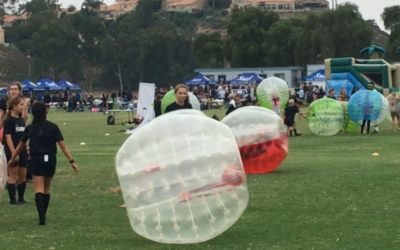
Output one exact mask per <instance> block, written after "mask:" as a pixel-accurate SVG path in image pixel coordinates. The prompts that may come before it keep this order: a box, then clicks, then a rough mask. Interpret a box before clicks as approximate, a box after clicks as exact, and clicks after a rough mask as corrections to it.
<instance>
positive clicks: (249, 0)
mask: <svg viewBox="0 0 400 250" xmlns="http://www.w3.org/2000/svg"><path fill="white" fill-rule="evenodd" d="M247 3H253V0H247ZM256 3H265V4H268V3H275V4H279V3H295V0H256Z"/></svg>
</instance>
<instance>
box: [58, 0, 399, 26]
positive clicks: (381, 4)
mask: <svg viewBox="0 0 400 250" xmlns="http://www.w3.org/2000/svg"><path fill="white" fill-rule="evenodd" d="M328 1H329V2H331V1H332V0H328ZM59 2H60V3H62V5H63V7H68V6H69V5H70V4H72V5H74V6H75V7H80V6H81V5H82V2H83V1H82V0H59ZM114 2H115V0H104V3H105V4H107V5H110V4H113V3H114ZM345 2H352V3H355V4H356V5H358V7H359V8H360V12H361V14H362V15H363V17H364V19H374V20H376V21H377V23H378V24H379V26H380V27H381V28H382V29H383V23H382V20H381V18H380V15H381V13H382V12H383V9H384V8H385V7H388V6H393V5H400V1H399V0H379V1H378V0H369V1H367V0H351V1H347V0H338V4H341V3H345Z"/></svg>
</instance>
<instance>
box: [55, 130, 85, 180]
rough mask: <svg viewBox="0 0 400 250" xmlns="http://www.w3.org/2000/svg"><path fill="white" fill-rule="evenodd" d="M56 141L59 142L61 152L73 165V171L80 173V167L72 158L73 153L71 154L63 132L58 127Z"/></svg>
mask: <svg viewBox="0 0 400 250" xmlns="http://www.w3.org/2000/svg"><path fill="white" fill-rule="evenodd" d="M55 140H56V141H57V142H58V145H59V146H60V148H61V150H62V151H63V153H64V154H65V156H66V157H67V158H68V161H69V163H70V164H71V167H72V169H73V170H74V171H75V173H79V168H78V165H76V163H75V160H74V158H72V155H71V152H69V150H68V148H67V145H65V143H64V138H63V136H62V134H61V130H60V128H59V127H58V126H57V125H56V131H55Z"/></svg>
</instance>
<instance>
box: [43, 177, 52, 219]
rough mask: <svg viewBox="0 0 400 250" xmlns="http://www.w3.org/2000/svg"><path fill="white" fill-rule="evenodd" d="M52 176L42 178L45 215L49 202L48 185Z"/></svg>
mask: <svg viewBox="0 0 400 250" xmlns="http://www.w3.org/2000/svg"><path fill="white" fill-rule="evenodd" d="M52 180H53V177H45V178H44V215H45V216H46V213H47V208H48V207H49V203H50V185H51V181H52Z"/></svg>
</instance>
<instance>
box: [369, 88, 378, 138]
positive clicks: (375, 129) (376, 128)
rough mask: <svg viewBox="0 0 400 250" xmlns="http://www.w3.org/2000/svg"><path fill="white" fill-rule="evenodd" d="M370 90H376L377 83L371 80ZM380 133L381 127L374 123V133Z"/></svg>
mask: <svg viewBox="0 0 400 250" xmlns="http://www.w3.org/2000/svg"><path fill="white" fill-rule="evenodd" d="M368 90H371V91H376V90H375V84H374V83H373V82H370V83H369V84H368ZM378 133H379V127H378V125H374V132H372V134H378Z"/></svg>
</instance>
